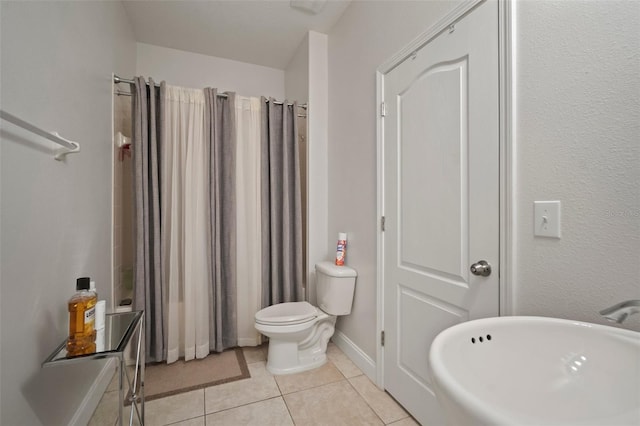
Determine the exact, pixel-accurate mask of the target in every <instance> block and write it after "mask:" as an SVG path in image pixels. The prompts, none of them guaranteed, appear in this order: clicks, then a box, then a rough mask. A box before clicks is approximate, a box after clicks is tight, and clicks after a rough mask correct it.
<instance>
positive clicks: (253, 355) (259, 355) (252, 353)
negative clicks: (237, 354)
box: [242, 346, 267, 364]
mask: <svg viewBox="0 0 640 426" xmlns="http://www.w3.org/2000/svg"><path fill="white" fill-rule="evenodd" d="M242 352H243V354H244V359H245V360H246V361H247V364H253V363H254V362H260V361H266V360H267V352H266V349H265V347H263V346H247V347H244V348H242Z"/></svg>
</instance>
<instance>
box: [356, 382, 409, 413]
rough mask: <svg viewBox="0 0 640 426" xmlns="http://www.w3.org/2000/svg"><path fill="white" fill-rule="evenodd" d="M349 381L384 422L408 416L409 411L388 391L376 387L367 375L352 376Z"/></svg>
mask: <svg viewBox="0 0 640 426" xmlns="http://www.w3.org/2000/svg"><path fill="white" fill-rule="evenodd" d="M349 382H350V383H351V385H352V386H353V387H354V388H355V389H356V391H358V393H359V394H360V396H362V398H364V400H365V401H367V404H369V406H370V407H371V408H373V411H375V413H376V414H377V415H378V417H380V418H381V419H382V421H383V422H385V424H387V423H392V422H395V421H397V420H401V419H404V418H405V417H409V413H407V412H406V411H405V410H404V409H403V408H402V407H401V406H400V404H398V403H397V402H396V401H395V400H394V399H393V398H392V397H391V396H390V395H389V394H388V393H386V392H385V391H382V390H380V389H378V387H377V386H376V385H375V384H374V383H373V382H372V381H371V380H369V378H368V377H367V376H364V375H363V376H358V377H353V378H351V379H349Z"/></svg>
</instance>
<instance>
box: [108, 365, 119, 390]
mask: <svg viewBox="0 0 640 426" xmlns="http://www.w3.org/2000/svg"><path fill="white" fill-rule="evenodd" d="M118 371H119V370H118V368H116V371H115V372H114V373H113V377H112V378H111V382H110V383H109V386H108V387H107V390H106V391H107V392H112V391H117V390H118Z"/></svg>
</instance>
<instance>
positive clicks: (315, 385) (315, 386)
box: [89, 343, 418, 426]
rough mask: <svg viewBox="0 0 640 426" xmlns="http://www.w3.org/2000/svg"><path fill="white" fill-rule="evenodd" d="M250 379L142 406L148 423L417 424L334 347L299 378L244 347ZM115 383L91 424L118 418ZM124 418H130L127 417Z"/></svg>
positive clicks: (260, 349) (262, 349) (259, 350)
mask: <svg viewBox="0 0 640 426" xmlns="http://www.w3.org/2000/svg"><path fill="white" fill-rule="evenodd" d="M244 356H245V358H246V360H247V365H248V367H249V371H250V373H251V378H248V379H244V380H239V381H236V382H231V383H226V384H223V385H218V386H213V387H210V388H205V389H200V390H195V391H191V392H186V393H183V394H179V395H174V396H169V397H166V398H162V399H157V400H154V401H150V402H148V403H146V404H145V417H146V422H145V423H146V424H147V425H149V426H156V425H175V426H204V425H220V426H224V425H232V426H240V425H260V426H263V425H274V426H280V425H345V426H347V425H348V426H350V425H394V426H411V425H417V424H418V423H416V422H415V421H414V420H413V418H411V416H409V414H408V413H407V412H406V411H405V410H404V409H403V408H402V407H401V406H400V405H399V404H398V403H397V402H395V401H394V400H393V398H391V397H390V396H389V395H388V394H387V393H386V392H383V391H381V390H379V389H378V388H377V387H376V386H375V385H374V384H373V382H371V380H369V378H368V377H367V376H365V375H364V374H363V373H362V371H360V369H358V367H356V366H355V364H354V363H353V362H351V360H350V359H349V358H347V356H346V355H344V354H343V353H342V351H341V350H340V349H339V348H338V347H337V346H336V345H334V344H333V343H329V347H328V348H327V357H328V358H329V361H328V362H327V363H326V364H325V365H323V366H322V367H320V368H317V369H315V370H311V371H306V372H303V373H299V374H292V375H286V376H273V375H271V373H269V372H268V371H267V369H266V362H265V361H266V347H258V348H245V349H244ZM114 382H115V380H114V381H113V382H112V384H111V385H110V386H109V388H108V389H107V392H105V394H104V396H103V398H102V400H101V401H100V404H99V405H98V407H97V408H96V411H95V413H94V414H93V417H92V418H91V421H90V422H89V425H90V426H98V425H100V426H102V425H104V426H112V425H114V424H115V422H116V420H117V403H118V393H117V390H116V386H115V383H114ZM127 420H128V417H127Z"/></svg>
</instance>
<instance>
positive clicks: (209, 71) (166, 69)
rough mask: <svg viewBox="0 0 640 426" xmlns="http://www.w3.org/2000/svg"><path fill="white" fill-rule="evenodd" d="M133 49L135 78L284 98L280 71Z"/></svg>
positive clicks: (155, 48) (149, 48)
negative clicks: (137, 76)
mask: <svg viewBox="0 0 640 426" xmlns="http://www.w3.org/2000/svg"><path fill="white" fill-rule="evenodd" d="M137 45H138V49H137V65H136V74H137V75H142V76H144V77H152V78H153V79H154V80H156V81H161V80H165V81H166V82H167V84H172V85H175V86H183V87H192V88H195V89H199V88H205V87H215V88H217V89H218V90H219V91H227V90H228V91H231V92H236V93H237V94H238V95H242V96H267V97H269V96H273V97H274V98H276V99H278V100H281V99H282V98H284V71H283V70H279V69H275V68H269V67H263V66H261V65H254V64H248V63H246V62H239V61H232V60H230V59H224V58H216V57H214V56H206V55H201V54H199V53H192V52H185V51H183V50H176V49H169V48H166V47H159V46H153V45H151V44H146V43H138V44H137Z"/></svg>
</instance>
